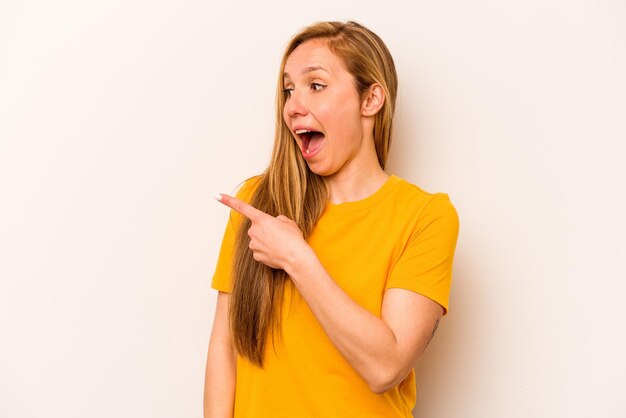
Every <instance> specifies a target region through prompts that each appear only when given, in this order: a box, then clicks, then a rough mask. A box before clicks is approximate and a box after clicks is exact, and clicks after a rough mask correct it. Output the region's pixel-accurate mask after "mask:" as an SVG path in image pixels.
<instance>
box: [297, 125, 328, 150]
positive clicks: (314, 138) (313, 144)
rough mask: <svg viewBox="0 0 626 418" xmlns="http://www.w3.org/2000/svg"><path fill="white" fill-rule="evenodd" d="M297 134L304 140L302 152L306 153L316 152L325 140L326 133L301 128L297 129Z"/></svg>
mask: <svg viewBox="0 0 626 418" xmlns="http://www.w3.org/2000/svg"><path fill="white" fill-rule="evenodd" d="M296 135H298V137H299V138H300V139H301V140H302V152H303V153H304V154H312V153H314V152H315V151H317V150H318V149H319V147H320V146H322V142H323V141H324V134H323V133H321V132H318V131H309V130H307V129H299V130H297V131H296Z"/></svg>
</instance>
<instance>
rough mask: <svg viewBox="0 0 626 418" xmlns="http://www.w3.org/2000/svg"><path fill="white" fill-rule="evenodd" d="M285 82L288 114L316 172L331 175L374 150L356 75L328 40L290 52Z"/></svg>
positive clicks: (317, 41)
mask: <svg viewBox="0 0 626 418" xmlns="http://www.w3.org/2000/svg"><path fill="white" fill-rule="evenodd" d="M283 87H284V89H285V90H286V91H287V92H288V95H287V99H286V103H285V107H284V109H283V118H284V120H285V123H286V124H287V126H288V127H289V129H290V130H291V133H292V135H293V137H294V138H295V141H296V143H297V144H298V146H299V148H300V151H301V152H302V156H303V157H304V158H305V159H306V161H307V163H308V165H309V167H310V169H311V170H312V171H313V172H314V173H316V174H319V175H322V176H329V175H332V174H335V173H337V172H338V171H339V170H342V169H345V168H346V167H348V166H349V165H350V164H355V162H356V165H358V161H359V160H362V159H363V158H362V157H363V155H364V153H366V152H368V150H371V146H369V147H367V146H366V145H367V144H365V138H364V135H363V133H364V129H363V124H362V118H361V100H360V97H359V94H358V92H357V90H356V87H355V80H354V77H353V76H352V74H350V73H349V72H348V71H347V70H346V69H345V67H344V64H343V61H342V60H341V59H340V58H339V57H337V56H336V55H335V54H333V53H332V52H331V51H330V50H329V49H328V47H327V46H326V41H324V40H318V39H314V40H310V41H307V42H305V43H303V44H300V45H299V46H298V47H297V48H296V49H295V50H294V51H293V52H292V53H291V55H289V57H288V58H287V61H286V63H285V72H284V85H283Z"/></svg>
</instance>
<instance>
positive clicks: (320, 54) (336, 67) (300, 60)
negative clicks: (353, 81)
mask: <svg viewBox="0 0 626 418" xmlns="http://www.w3.org/2000/svg"><path fill="white" fill-rule="evenodd" d="M318 68H321V69H324V70H326V71H327V72H329V73H330V74H331V75H332V74H336V73H337V72H341V71H342V70H343V71H345V68H344V65H343V62H342V60H341V59H340V58H339V57H338V56H336V55H335V54H334V53H333V52H332V51H331V50H330V49H329V48H328V41H327V40H322V39H312V40H310V41H306V42H304V43H302V44H300V45H298V47H297V48H296V49H294V50H293V52H292V53H291V54H290V55H289V57H287V61H285V71H284V76H285V77H290V78H294V77H297V76H299V75H301V74H302V73H303V72H307V70H308V71H312V70H314V69H318Z"/></svg>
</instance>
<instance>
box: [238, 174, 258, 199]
mask: <svg viewBox="0 0 626 418" xmlns="http://www.w3.org/2000/svg"><path fill="white" fill-rule="evenodd" d="M262 178H263V175H262V174H258V175H255V176H252V177H248V178H247V179H245V180H244V181H242V182H241V183H239V185H238V187H239V189H238V190H237V192H236V193H235V197H236V198H237V199H239V200H243V201H244V202H249V201H250V199H251V198H252V195H253V193H254V191H255V190H256V189H257V187H258V186H259V183H260V182H261V179H262Z"/></svg>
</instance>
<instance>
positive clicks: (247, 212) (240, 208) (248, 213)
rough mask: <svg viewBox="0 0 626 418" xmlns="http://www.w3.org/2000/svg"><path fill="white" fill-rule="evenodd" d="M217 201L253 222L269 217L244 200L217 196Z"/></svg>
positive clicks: (224, 195)
mask: <svg viewBox="0 0 626 418" xmlns="http://www.w3.org/2000/svg"><path fill="white" fill-rule="evenodd" d="M215 199H216V200H217V201H218V202H220V203H223V204H224V205H226V206H228V207H229V208H231V209H233V210H234V211H236V212H239V213H241V214H242V215H243V216H245V217H246V218H248V219H250V220H251V221H254V220H256V219H259V218H261V217H263V216H268V215H267V213H265V212H263V211H260V210H258V209H257V208H255V207H254V206H252V205H249V204H247V203H246V202H244V201H243V200H239V199H237V198H236V197H232V196H229V195H227V194H221V193H220V194H217V195H215Z"/></svg>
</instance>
